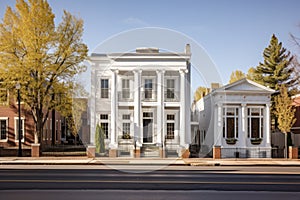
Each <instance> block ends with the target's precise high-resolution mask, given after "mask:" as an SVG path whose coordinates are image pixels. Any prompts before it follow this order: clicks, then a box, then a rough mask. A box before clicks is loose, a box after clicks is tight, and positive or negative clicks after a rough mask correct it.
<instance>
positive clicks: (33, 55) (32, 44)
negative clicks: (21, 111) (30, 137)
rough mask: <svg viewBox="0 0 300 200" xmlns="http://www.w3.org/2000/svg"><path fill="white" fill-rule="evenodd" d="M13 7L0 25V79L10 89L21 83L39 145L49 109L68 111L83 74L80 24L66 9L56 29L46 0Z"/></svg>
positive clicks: (8, 10) (24, 2) (84, 52)
mask: <svg viewBox="0 0 300 200" xmlns="http://www.w3.org/2000/svg"><path fill="white" fill-rule="evenodd" d="M15 7H16V9H15V10H13V9H12V8H11V7H7V9H6V12H5V15H4V17H3V20H2V21H1V22H0V63H1V65H0V79H2V80H3V82H2V83H3V84H4V85H5V87H6V88H7V89H10V90H14V88H15V85H16V83H17V82H18V83H20V85H21V89H20V92H21V97H22V101H23V102H24V104H25V105H26V107H27V108H29V109H30V111H31V114H32V116H33V120H34V123H35V131H34V142H35V143H39V139H40V137H41V136H42V133H43V127H44V124H45V122H46V121H47V118H48V114H49V111H50V110H52V109H56V110H57V109H58V106H59V105H61V104H64V105H65V107H66V108H68V109H70V108H71V105H70V99H72V98H71V97H72V93H73V92H72V90H73V88H74V86H75V85H74V77H76V75H77V74H78V73H80V72H83V71H85V70H86V67H85V66H83V65H82V64H81V63H82V62H83V61H84V60H85V58H86V57H87V52H88V49H87V46H86V45H85V44H84V43H83V42H82V34H83V20H81V19H78V18H77V17H75V16H73V15H71V14H70V13H69V12H67V11H64V15H63V19H62V22H61V23H60V24H59V25H58V26H56V25H55V23H54V17H55V16H54V13H53V12H52V9H51V7H50V5H49V4H48V2H47V1H46V0H29V1H28V2H26V1H24V0H18V1H17V3H16V6H15Z"/></svg>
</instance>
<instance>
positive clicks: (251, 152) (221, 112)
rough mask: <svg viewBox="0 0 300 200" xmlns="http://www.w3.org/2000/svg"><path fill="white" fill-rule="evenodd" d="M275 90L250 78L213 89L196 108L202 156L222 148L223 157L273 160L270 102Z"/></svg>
mask: <svg viewBox="0 0 300 200" xmlns="http://www.w3.org/2000/svg"><path fill="white" fill-rule="evenodd" d="M272 93H274V90H272V89H270V88H267V87H264V86H262V85H260V84H258V83H255V82H253V81H250V80H248V79H242V80H239V81H237V82H234V83H232V84H228V85H225V86H223V87H220V88H216V89H213V90H212V91H211V93H209V94H208V95H207V96H205V97H204V98H202V99H200V100H199V101H198V102H197V105H196V112H198V116H199V117H198V120H199V122H200V124H199V134H200V135H199V138H200V145H201V147H200V154H201V153H202V154H206V153H211V150H212V148H213V147H214V146H218V147H221V158H234V157H240V158H270V157H271V134H270V100H271V94H272Z"/></svg>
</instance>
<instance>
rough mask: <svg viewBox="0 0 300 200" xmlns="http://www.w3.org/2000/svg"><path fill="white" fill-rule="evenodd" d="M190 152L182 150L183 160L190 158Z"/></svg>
mask: <svg viewBox="0 0 300 200" xmlns="http://www.w3.org/2000/svg"><path fill="white" fill-rule="evenodd" d="M189 157H190V150H189V149H181V158H189Z"/></svg>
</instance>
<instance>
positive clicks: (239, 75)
mask: <svg viewBox="0 0 300 200" xmlns="http://www.w3.org/2000/svg"><path fill="white" fill-rule="evenodd" d="M243 78H246V75H245V74H244V73H243V72H242V71H240V70H235V71H234V72H232V73H231V75H230V80H229V83H234V82H236V81H238V80H241V79H243Z"/></svg>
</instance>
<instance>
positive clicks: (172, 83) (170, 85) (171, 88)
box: [167, 79, 175, 99]
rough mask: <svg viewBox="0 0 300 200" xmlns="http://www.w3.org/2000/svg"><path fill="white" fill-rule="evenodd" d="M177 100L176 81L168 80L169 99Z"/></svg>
mask: <svg viewBox="0 0 300 200" xmlns="http://www.w3.org/2000/svg"><path fill="white" fill-rule="evenodd" d="M174 98H175V80H174V79H167V99H174Z"/></svg>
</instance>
